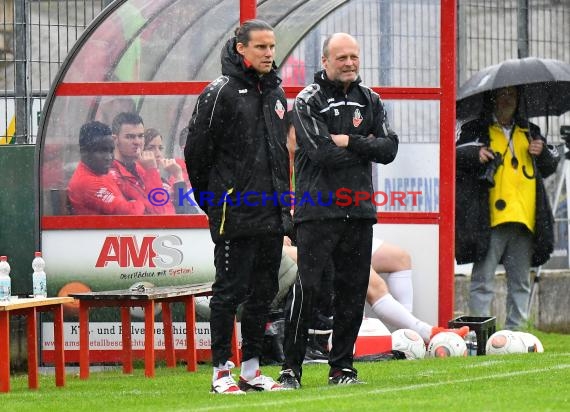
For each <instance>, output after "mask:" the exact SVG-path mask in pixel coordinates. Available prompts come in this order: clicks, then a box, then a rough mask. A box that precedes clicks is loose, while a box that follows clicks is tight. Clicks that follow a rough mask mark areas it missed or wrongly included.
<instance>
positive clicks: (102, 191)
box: [67, 121, 145, 215]
mask: <svg viewBox="0 0 570 412" xmlns="http://www.w3.org/2000/svg"><path fill="white" fill-rule="evenodd" d="M114 150H115V143H114V142H113V138H112V137H111V129H110V128H109V126H107V125H106V124H103V123H101V122H97V121H93V122H89V123H86V124H84V125H83V126H81V130H80V132H79V152H80V154H81V161H80V162H79V164H78V165H77V169H76V170H75V172H74V173H73V176H72V177H71V180H70V181H69V185H68V188H67V196H68V198H69V201H70V203H71V206H72V209H73V213H74V214H76V215H139V214H143V213H144V210H145V205H144V203H143V202H142V201H138V200H127V199H126V198H125V197H124V196H123V193H122V192H121V189H120V188H119V187H118V186H117V184H116V183H115V180H114V179H113V177H112V176H111V175H110V174H109V169H110V167H111V164H112V163H113V158H114V155H113V152H114Z"/></svg>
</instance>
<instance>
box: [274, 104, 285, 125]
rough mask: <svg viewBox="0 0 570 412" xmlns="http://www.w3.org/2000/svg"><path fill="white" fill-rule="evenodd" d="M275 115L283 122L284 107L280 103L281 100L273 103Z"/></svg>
mask: <svg viewBox="0 0 570 412" xmlns="http://www.w3.org/2000/svg"><path fill="white" fill-rule="evenodd" d="M275 113H277V116H279V118H280V119H281V120H283V117H284V116H285V107H284V106H283V103H281V100H277V102H276V103H275Z"/></svg>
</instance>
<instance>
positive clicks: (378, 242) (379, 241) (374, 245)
mask: <svg viewBox="0 0 570 412" xmlns="http://www.w3.org/2000/svg"><path fill="white" fill-rule="evenodd" d="M383 243H384V239H377V238H375V237H373V238H372V254H374V252H376V251H377V250H378V249H380V246H382V244H383Z"/></svg>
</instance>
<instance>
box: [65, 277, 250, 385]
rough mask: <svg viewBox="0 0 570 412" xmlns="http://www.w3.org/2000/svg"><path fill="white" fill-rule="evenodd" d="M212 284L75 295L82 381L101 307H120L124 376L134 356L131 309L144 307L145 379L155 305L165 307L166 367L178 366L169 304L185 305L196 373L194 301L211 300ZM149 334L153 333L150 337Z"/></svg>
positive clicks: (150, 372) (150, 367)
mask: <svg viewBox="0 0 570 412" xmlns="http://www.w3.org/2000/svg"><path fill="white" fill-rule="evenodd" d="M211 295H212V282H209V283H200V284H193V285H179V286H161V287H152V288H144V286H143V287H140V288H138V289H134V290H133V289H122V290H109V291H102V292H86V293H72V294H70V295H69V296H72V297H74V298H75V299H78V300H79V351H80V354H79V377H80V378H81V379H87V378H88V377H89V309H90V308H97V307H99V308H101V307H120V308H121V324H122V349H121V350H122V358H123V372H124V373H132V371H133V356H132V341H131V315H130V310H129V309H130V308H132V307H142V308H143V309H144V323H145V327H144V330H145V334H144V359H145V376H147V377H154V362H155V357H154V351H155V349H154V315H155V313H154V304H155V303H159V302H160V303H161V304H162V321H163V327H164V346H165V354H166V356H165V357H166V365H167V367H175V366H176V358H175V352H174V339H173V332H172V312H171V308H170V304H171V303H173V302H182V303H184V304H185V305H186V308H185V309H186V312H185V313H186V361H187V366H186V368H187V370H188V371H191V372H194V371H196V370H197V367H198V366H197V358H196V337H195V334H194V330H195V327H196V312H195V308H194V298H195V297H197V296H211ZM149 331H150V333H149ZM232 352H233V357H232V361H233V362H234V363H235V364H236V366H237V365H239V364H240V354H239V350H238V334H237V327H236V323H235V321H234V335H233V338H232Z"/></svg>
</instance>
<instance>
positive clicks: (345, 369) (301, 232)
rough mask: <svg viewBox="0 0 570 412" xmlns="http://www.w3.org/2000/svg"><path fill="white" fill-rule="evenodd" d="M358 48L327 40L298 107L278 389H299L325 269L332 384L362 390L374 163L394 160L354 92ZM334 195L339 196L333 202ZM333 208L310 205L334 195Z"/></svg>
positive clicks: (381, 113) (382, 126) (372, 109)
mask: <svg viewBox="0 0 570 412" xmlns="http://www.w3.org/2000/svg"><path fill="white" fill-rule="evenodd" d="M359 58H360V47H359V45H358V42H357V41H356V39H354V37H352V36H350V35H348V34H346V33H335V34H333V35H331V36H329V37H328V38H327V39H326V40H325V42H324V45H323V54H322V58H321V62H322V66H323V67H324V70H322V71H319V72H317V73H316V74H315V77H314V79H315V82H314V83H313V84H311V85H309V86H307V87H306V88H305V89H304V90H303V91H301V93H299V95H298V96H297V98H296V99H295V103H294V106H293V124H294V126H295V131H296V135H297V150H296V152H295V194H296V200H295V216H294V217H295V227H296V241H297V250H298V263H297V264H298V267H299V273H298V277H297V280H296V282H295V285H294V286H293V299H292V301H291V303H290V304H288V308H287V315H286V319H287V322H286V326H285V340H284V345H283V349H284V353H285V362H284V363H283V367H282V370H281V373H280V376H279V382H281V383H282V384H283V386H285V387H287V388H291V389H297V388H299V387H300V386H301V375H302V363H303V360H304V358H305V351H306V346H307V335H308V329H309V326H310V325H309V322H310V321H311V315H312V309H313V305H314V303H315V300H316V298H317V295H318V294H317V292H318V290H319V288H320V284H321V281H322V277H323V272H324V269H325V266H326V264H327V263H329V262H331V261H332V262H333V263H334V280H333V290H334V301H333V306H334V310H333V311H334V323H333V334H332V348H331V351H330V354H329V366H330V371H329V384H333V385H348V384H355V383H360V381H359V380H358V378H357V371H356V369H354V367H353V350H354V343H355V341H356V338H357V336H358V331H359V329H360V325H361V323H362V314H363V311H364V301H365V298H366V290H367V287H368V280H369V273H370V257H371V249H372V226H373V225H374V223H376V207H375V206H374V204H373V203H372V201H371V199H372V197H373V191H374V190H373V187H372V162H377V163H382V164H388V163H390V162H392V161H393V160H394V158H395V157H396V153H397V151H398V137H397V136H396V134H395V133H394V132H393V131H392V130H390V127H389V125H388V119H387V114H386V111H385V110H384V106H383V104H382V101H381V100H380V97H379V96H378V94H376V93H375V92H373V91H372V90H370V89H369V88H367V87H365V86H363V85H362V84H361V80H360V77H359V75H358V70H359V66H360V60H359ZM339 191H343V192H342V193H343V195H342V196H339V195H338V193H339ZM331 193H332V195H330V196H331V198H332V199H331V201H330V202H324V203H323V202H317V203H315V202H309V201H306V197H305V196H306V195H307V194H308V195H310V198H311V199H318V198H319V196H322V195H323V194H331Z"/></svg>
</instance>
